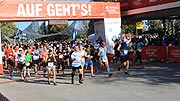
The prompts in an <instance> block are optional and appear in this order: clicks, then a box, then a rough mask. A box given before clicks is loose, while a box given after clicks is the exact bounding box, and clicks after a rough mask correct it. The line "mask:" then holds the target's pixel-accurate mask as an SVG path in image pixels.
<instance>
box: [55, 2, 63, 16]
mask: <svg viewBox="0 0 180 101" xmlns="http://www.w3.org/2000/svg"><path fill="white" fill-rule="evenodd" d="M55 7H56V16H62V4H55Z"/></svg>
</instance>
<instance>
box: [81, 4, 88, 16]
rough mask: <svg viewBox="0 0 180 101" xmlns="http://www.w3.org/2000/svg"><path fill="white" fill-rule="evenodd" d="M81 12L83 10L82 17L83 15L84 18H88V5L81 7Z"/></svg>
mask: <svg viewBox="0 0 180 101" xmlns="http://www.w3.org/2000/svg"><path fill="white" fill-rule="evenodd" d="M81 10H82V12H81V15H82V16H87V15H88V8H87V5H85V4H82V5H81Z"/></svg>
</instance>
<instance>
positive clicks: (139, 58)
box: [135, 51, 142, 65]
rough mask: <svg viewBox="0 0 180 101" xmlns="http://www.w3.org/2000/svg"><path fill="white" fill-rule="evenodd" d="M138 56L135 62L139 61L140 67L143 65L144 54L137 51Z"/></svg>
mask: <svg viewBox="0 0 180 101" xmlns="http://www.w3.org/2000/svg"><path fill="white" fill-rule="evenodd" d="M136 54H137V58H136V60H135V63H136V62H137V61H138V60H139V62H140V65H142V56H141V54H142V52H138V51H136Z"/></svg>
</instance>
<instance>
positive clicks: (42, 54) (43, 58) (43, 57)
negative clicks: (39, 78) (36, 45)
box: [41, 52, 49, 62]
mask: <svg viewBox="0 0 180 101" xmlns="http://www.w3.org/2000/svg"><path fill="white" fill-rule="evenodd" d="M48 54H49V53H48V52H42V53H41V56H42V62H45V60H46V57H47V55H48Z"/></svg>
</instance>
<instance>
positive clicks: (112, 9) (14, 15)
mask: <svg viewBox="0 0 180 101" xmlns="http://www.w3.org/2000/svg"><path fill="white" fill-rule="evenodd" d="M0 12H1V13H0V20H1V21H4V20H46V19H94V18H95V19H97V18H120V16H121V14H120V3H115V2H44V1H43V2H42V1H38V2H36V1H24V2H23V1H18V0H0Z"/></svg>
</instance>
